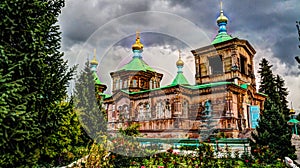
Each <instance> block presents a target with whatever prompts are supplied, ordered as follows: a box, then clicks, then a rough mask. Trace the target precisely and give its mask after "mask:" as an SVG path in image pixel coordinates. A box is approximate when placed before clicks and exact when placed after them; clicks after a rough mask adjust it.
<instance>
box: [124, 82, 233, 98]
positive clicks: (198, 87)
mask: <svg viewBox="0 0 300 168" xmlns="http://www.w3.org/2000/svg"><path fill="white" fill-rule="evenodd" d="M227 84H233V83H232V82H215V83H207V84H201V85H194V86H191V85H183V87H185V88H189V89H205V88H210V87H216V86H221V85H227ZM176 85H177V84H173V83H172V84H171V85H167V86H162V87H160V88H154V89H149V90H143V91H139V92H129V91H128V90H121V91H122V92H124V93H126V94H130V95H132V94H141V93H146V92H151V91H155V90H161V89H166V88H172V87H174V86H176Z"/></svg>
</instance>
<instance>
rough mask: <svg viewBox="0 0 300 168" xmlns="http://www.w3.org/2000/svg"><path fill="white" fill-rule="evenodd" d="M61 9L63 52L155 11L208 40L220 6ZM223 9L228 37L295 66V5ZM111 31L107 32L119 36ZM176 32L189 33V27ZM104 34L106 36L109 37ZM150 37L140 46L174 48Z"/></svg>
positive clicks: (137, 3) (288, 1)
mask: <svg viewBox="0 0 300 168" xmlns="http://www.w3.org/2000/svg"><path fill="white" fill-rule="evenodd" d="M66 4H67V5H66V7H65V9H63V13H62V16H61V18H60V23H61V28H62V33H63V34H62V35H63V47H64V48H68V47H70V46H72V45H73V44H76V43H80V42H85V41H86V40H87V38H88V37H89V36H90V35H91V34H92V33H93V32H95V31H96V30H97V29H98V28H99V27H101V26H102V25H104V24H106V23H107V22H109V21H111V20H112V19H115V18H117V17H120V16H123V15H126V14H130V13H134V12H139V11H148V10H157V11H163V12H170V13H174V14H176V15H179V16H182V17H184V18H187V19H188V20H190V21H191V22H193V23H194V24H195V25H197V26H198V27H200V28H202V29H203V30H205V31H206V33H207V34H208V36H209V38H211V39H213V38H214V36H215V35H216V34H217V29H218V27H217V25H216V18H217V17H218V15H219V2H218V1H217V0H216V1H208V0H206V1H204V0H202V1H199V0H172V1H163V0H156V1H141V0H130V1H113V2H111V1H108V0H76V1H72V0H69V1H67V3H66ZM157 4H158V5H157ZM160 4H161V5H160ZM155 5H156V6H155ZM172 9H175V10H172ZM181 9H182V10H181ZM223 9H224V13H225V15H226V16H227V17H228V18H229V23H228V32H229V33H230V34H231V35H232V36H233V37H238V38H241V39H246V40H248V41H249V42H250V43H251V44H252V45H254V46H255V47H257V46H258V47H261V46H263V47H268V48H270V49H271V52H272V53H273V54H274V57H277V58H279V59H280V60H282V62H283V63H287V64H289V65H295V61H294V56H295V55H299V54H298V53H299V49H298V48H297V45H298V43H297V32H296V27H295V21H296V20H299V16H300V12H299V11H300V10H299V9H300V3H299V0H263V1H262V0H243V1H237V0H228V1H223ZM157 20H159V18H157ZM157 20H156V19H152V20H145V19H143V18H142V17H141V18H140V19H139V18H138V17H137V19H135V20H129V21H128V22H125V23H124V24H123V25H124V28H128V27H130V26H132V27H133V26H134V24H138V25H140V26H139V27H142V25H145V26H147V25H148V24H149V22H150V23H151V24H152V25H155V24H156V22H157ZM158 26H159V25H158ZM113 29H114V28H112V30H111V31H112V32H113V31H118V30H113ZM116 29H117V28H116ZM133 29H134V28H133ZM174 29H176V27H174ZM133 31H135V30H133ZM178 31H188V28H186V29H179V30H178ZM107 34H111V33H110V32H108V33H107ZM152 35H153V37H151V36H150V34H145V36H146V37H147V41H144V43H145V45H146V46H147V45H148V46H153V45H155V43H156V45H165V44H167V43H169V44H170V45H173V44H174V45H177V44H176V42H174V41H175V40H174V39H173V38H168V37H165V38H163V39H162V40H157V34H152ZM293 37H294V39H293ZM128 40H131V39H130V38H129V39H128ZM151 40H153V41H151ZM123 43H125V44H126V43H129V44H131V43H132V41H126V40H124V41H122V42H120V45H125V44H123ZM199 47H201V46H199Z"/></svg>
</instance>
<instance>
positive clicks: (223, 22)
mask: <svg viewBox="0 0 300 168" xmlns="http://www.w3.org/2000/svg"><path fill="white" fill-rule="evenodd" d="M227 22H228V18H227V17H226V16H224V12H223V4H222V1H220V16H219V17H218V18H217V24H218V26H219V32H227V30H226V25H227Z"/></svg>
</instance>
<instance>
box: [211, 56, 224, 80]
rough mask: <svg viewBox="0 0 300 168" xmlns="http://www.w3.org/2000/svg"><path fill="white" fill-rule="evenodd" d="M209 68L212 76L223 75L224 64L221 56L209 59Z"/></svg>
mask: <svg viewBox="0 0 300 168" xmlns="http://www.w3.org/2000/svg"><path fill="white" fill-rule="evenodd" d="M208 61H209V67H210V74H211V75H216V74H222V73H223V63H222V59H221V56H213V57H209V58H208Z"/></svg>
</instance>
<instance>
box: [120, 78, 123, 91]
mask: <svg viewBox="0 0 300 168" xmlns="http://www.w3.org/2000/svg"><path fill="white" fill-rule="evenodd" d="M119 85H120V89H122V88H123V83H122V79H120V81H119Z"/></svg>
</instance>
